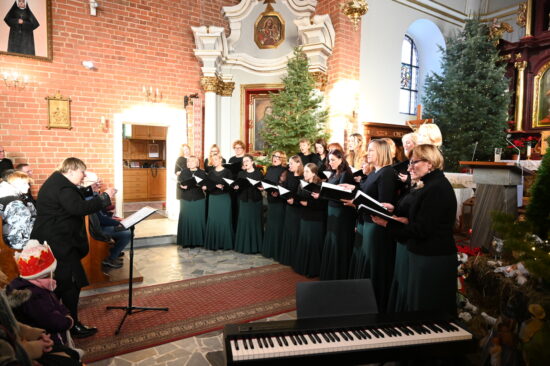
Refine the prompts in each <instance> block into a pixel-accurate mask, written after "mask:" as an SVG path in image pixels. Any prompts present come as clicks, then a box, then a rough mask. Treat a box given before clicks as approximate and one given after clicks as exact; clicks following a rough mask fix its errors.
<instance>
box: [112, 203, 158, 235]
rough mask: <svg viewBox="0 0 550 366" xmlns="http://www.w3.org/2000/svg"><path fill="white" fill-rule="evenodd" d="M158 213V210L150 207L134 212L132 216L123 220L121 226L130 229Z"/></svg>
mask: <svg viewBox="0 0 550 366" xmlns="http://www.w3.org/2000/svg"><path fill="white" fill-rule="evenodd" d="M156 211H157V209H156V208H153V207H149V206H145V207H142V208H140V209H139V211H137V212H134V213H133V214H131V215H130V216H128V217H127V218H125V219H124V220H122V221H121V222H120V224H121V225H122V226H124V228H126V229H129V228H131V227H132V226H134V225H135V224H138V223H140V222H141V221H143V220H145V219H146V218H148V217H149V216H151V215H152V214H154V213H155V212H156Z"/></svg>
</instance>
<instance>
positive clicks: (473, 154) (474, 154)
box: [472, 141, 479, 161]
mask: <svg viewBox="0 0 550 366" xmlns="http://www.w3.org/2000/svg"><path fill="white" fill-rule="evenodd" d="M478 143H479V141H476V143H475V145H474V151H473V152H472V161H474V157H475V156H476V150H477V144H478Z"/></svg>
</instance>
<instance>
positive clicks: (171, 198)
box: [113, 103, 187, 220]
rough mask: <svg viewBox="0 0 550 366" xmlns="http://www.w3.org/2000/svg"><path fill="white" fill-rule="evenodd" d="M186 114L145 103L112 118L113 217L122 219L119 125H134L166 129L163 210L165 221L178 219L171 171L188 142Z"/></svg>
mask: <svg viewBox="0 0 550 366" xmlns="http://www.w3.org/2000/svg"><path fill="white" fill-rule="evenodd" d="M186 121H187V113H186V111H185V110H183V109H177V108H174V107H170V106H167V105H165V104H161V103H147V104H142V105H136V106H133V107H131V108H128V109H126V110H124V111H122V112H120V113H116V114H115V115H114V116H113V157H114V168H115V182H114V184H115V187H116V188H117V190H118V192H117V193H116V203H117V204H116V215H117V216H120V217H123V214H124V213H123V204H124V198H123V197H124V186H123V169H124V168H123V165H122V160H123V159H122V125H123V124H137V125H148V126H163V127H167V133H166V211H167V212H168V218H170V219H172V220H177V218H178V215H179V202H178V200H177V199H176V189H175V180H174V179H172V178H171V177H172V172H173V171H174V166H175V164H176V160H177V158H178V156H179V147H180V146H181V144H184V143H186V142H187V129H186V125H187V123H186Z"/></svg>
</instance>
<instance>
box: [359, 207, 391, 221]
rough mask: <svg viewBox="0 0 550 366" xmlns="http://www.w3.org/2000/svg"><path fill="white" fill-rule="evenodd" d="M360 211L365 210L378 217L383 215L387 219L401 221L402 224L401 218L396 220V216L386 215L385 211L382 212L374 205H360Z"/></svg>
mask: <svg viewBox="0 0 550 366" xmlns="http://www.w3.org/2000/svg"><path fill="white" fill-rule="evenodd" d="M357 210H358V211H360V212H364V213H366V214H368V215H374V216H378V217H381V218H383V219H385V220H391V221H393V222H399V223H400V224H402V222H401V221H399V220H396V219H395V218H394V217H392V216H390V215H386V214H385V213H383V212H380V211H378V210H375V209H374V208H372V207H369V206H365V205H359V207H358V208H357Z"/></svg>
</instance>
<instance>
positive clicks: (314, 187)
mask: <svg viewBox="0 0 550 366" xmlns="http://www.w3.org/2000/svg"><path fill="white" fill-rule="evenodd" d="M300 187H301V188H302V190H304V191H306V192H309V193H319V192H320V191H321V186H320V185H319V184H315V183H308V182H306V181H305V180H301V181H300Z"/></svg>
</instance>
